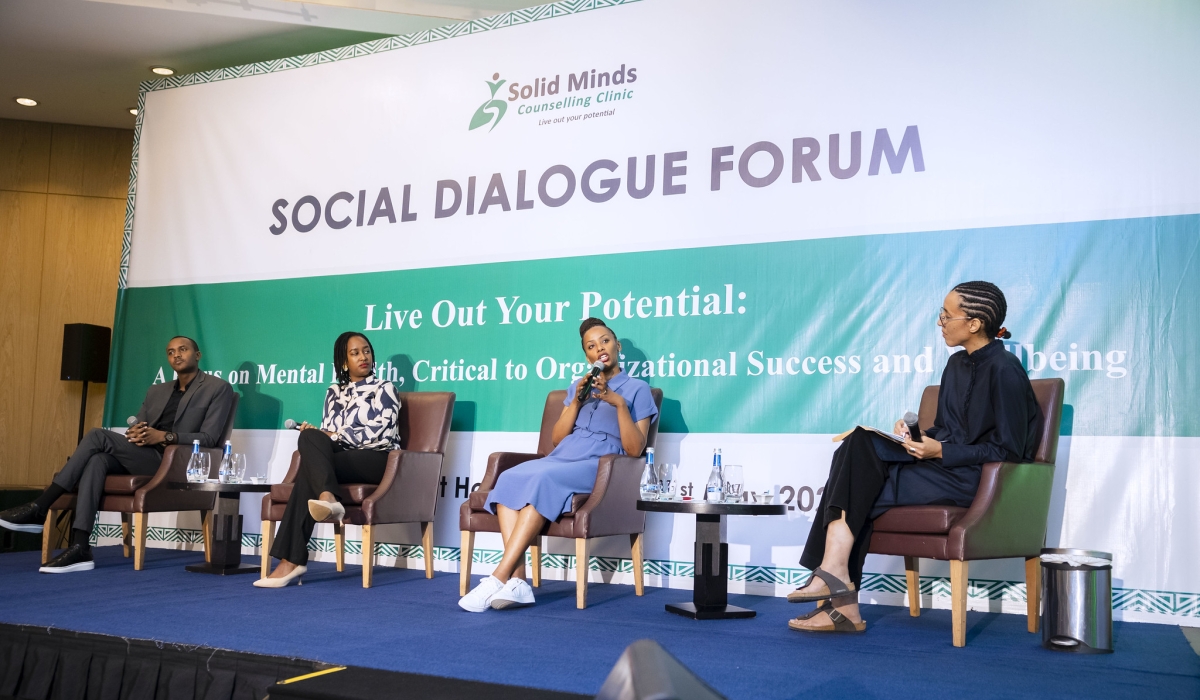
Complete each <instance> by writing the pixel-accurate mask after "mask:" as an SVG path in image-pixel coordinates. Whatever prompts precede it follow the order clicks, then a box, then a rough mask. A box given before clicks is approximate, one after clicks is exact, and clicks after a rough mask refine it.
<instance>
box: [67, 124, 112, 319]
mask: <svg viewBox="0 0 1200 700" xmlns="http://www.w3.org/2000/svg"><path fill="white" fill-rule="evenodd" d="M132 160H133V132H132V131H129V130H126V129H102V128H99V127H92V126H72V125H70V124H55V125H54V140H53V144H52V146H51V149H50V178H49V186H48V189H47V191H48V192H49V193H50V194H73V195H79V196H82V197H112V198H114V199H122V200H123V199H125V195H126V194H128V192H129V165H130V163H131V162H132ZM106 325H108V324H106Z"/></svg>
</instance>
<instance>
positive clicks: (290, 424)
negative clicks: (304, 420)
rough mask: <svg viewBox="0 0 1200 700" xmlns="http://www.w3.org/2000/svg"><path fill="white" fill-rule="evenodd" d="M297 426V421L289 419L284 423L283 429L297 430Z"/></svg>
mask: <svg viewBox="0 0 1200 700" xmlns="http://www.w3.org/2000/svg"><path fill="white" fill-rule="evenodd" d="M297 425H298V424H297V423H296V421H294V420H292V419H291V418H288V419H287V420H285V421H284V422H283V427H284V428H287V429H288V430H295V429H296V426H297Z"/></svg>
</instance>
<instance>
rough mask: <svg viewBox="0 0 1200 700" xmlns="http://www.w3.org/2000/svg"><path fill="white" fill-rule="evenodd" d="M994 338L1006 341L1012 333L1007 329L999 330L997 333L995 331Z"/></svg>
mask: <svg viewBox="0 0 1200 700" xmlns="http://www.w3.org/2000/svg"><path fill="white" fill-rule="evenodd" d="M996 337H997V338H999V339H1000V340H1008V339H1009V338H1011V337H1012V333H1009V332H1008V329H1007V328H1001V329H1000V330H999V331H997V333H996Z"/></svg>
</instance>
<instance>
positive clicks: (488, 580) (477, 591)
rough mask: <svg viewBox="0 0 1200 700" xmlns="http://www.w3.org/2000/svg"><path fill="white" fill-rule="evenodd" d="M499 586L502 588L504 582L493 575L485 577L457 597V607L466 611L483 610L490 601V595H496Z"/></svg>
mask: <svg viewBox="0 0 1200 700" xmlns="http://www.w3.org/2000/svg"><path fill="white" fill-rule="evenodd" d="M501 588H504V583H503V582H502V581H500V579H498V578H496V577H495V576H488V577H485V578H484V579H483V580H482V581H480V582H479V585H478V586H476V587H474V588H472V589H471V592H470V593H468V594H466V595H465V596H463V597H462V598H459V600H458V607H460V608H462V609H463V610H466V611H467V612H484V611H485V610H487V609H488V604H489V603H491V602H492V596H494V595H496V593H498V592H499V591H500V589H501Z"/></svg>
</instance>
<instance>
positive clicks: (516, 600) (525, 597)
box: [491, 576, 534, 610]
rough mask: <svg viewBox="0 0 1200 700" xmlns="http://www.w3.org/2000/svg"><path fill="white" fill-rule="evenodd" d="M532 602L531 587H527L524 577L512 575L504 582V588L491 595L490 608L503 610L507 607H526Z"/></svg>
mask: <svg viewBox="0 0 1200 700" xmlns="http://www.w3.org/2000/svg"><path fill="white" fill-rule="evenodd" d="M533 603H534V600H533V589H532V588H530V587H529V584H528V583H526V582H525V579H523V578H517V577H516V576H514V577H512V578H510V579H509V580H508V583H506V584H504V588H501V589H500V590H499V591H497V592H496V594H495V595H493V596H492V601H491V606H492V610H505V609H507V608H527V607H529V606H530V605H533Z"/></svg>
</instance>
